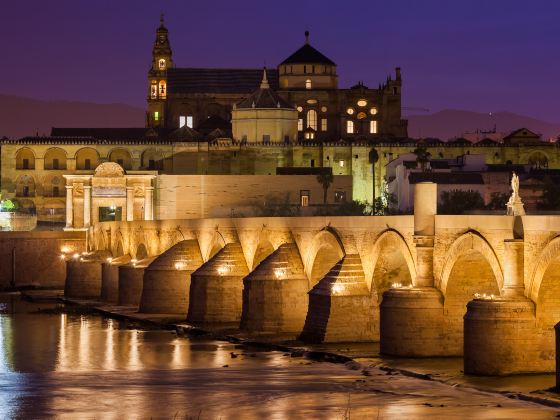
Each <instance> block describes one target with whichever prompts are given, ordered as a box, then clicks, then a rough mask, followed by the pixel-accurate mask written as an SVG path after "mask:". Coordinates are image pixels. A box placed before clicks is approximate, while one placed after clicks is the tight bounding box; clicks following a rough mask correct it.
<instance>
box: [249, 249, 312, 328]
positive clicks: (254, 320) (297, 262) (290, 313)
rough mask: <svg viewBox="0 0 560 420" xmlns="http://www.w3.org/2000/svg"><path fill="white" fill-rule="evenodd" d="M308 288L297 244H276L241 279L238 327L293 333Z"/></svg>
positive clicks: (301, 319)
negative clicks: (250, 271)
mask: <svg viewBox="0 0 560 420" xmlns="http://www.w3.org/2000/svg"><path fill="white" fill-rule="evenodd" d="M308 290H309V281H308V280H307V277H306V276H305V272H304V270H303V262H302V261H301V257H300V255H299V250H298V248H297V245H296V244H294V243H287V244H283V245H280V246H279V247H278V249H277V250H276V251H274V252H273V253H272V254H271V255H269V256H268V257H267V258H266V259H265V260H264V261H262V262H261V263H260V264H259V265H258V266H257V268H256V269H255V270H254V271H253V272H252V273H250V274H249V275H248V276H247V277H245V278H244V279H243V311H242V314H241V329H244V330H247V331H251V332H254V333H292V334H294V336H295V335H296V334H298V333H300V332H301V330H302V328H303V324H304V322H305V315H306V313H307V306H308V300H309V298H308V295H307V292H308Z"/></svg>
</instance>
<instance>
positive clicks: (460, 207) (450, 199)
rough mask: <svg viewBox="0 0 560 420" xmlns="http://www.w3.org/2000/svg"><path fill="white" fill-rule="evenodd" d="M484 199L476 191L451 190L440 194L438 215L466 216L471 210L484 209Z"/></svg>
mask: <svg viewBox="0 0 560 420" xmlns="http://www.w3.org/2000/svg"><path fill="white" fill-rule="evenodd" d="M484 208H485V206H484V199H483V198H482V196H481V195H480V193H479V192H478V191H473V190H467V191H463V190H451V191H444V192H443V193H442V194H441V201H440V203H439V206H438V213H440V214H466V213H468V212H470V211H473V210H482V209H484Z"/></svg>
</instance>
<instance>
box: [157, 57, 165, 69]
mask: <svg viewBox="0 0 560 420" xmlns="http://www.w3.org/2000/svg"><path fill="white" fill-rule="evenodd" d="M158 66H159V69H160V70H165V60H164V59H163V58H160V60H159V62H158Z"/></svg>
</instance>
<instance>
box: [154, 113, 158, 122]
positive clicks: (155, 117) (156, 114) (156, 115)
mask: <svg viewBox="0 0 560 420" xmlns="http://www.w3.org/2000/svg"><path fill="white" fill-rule="evenodd" d="M154 120H155V121H159V111H156V112H154Z"/></svg>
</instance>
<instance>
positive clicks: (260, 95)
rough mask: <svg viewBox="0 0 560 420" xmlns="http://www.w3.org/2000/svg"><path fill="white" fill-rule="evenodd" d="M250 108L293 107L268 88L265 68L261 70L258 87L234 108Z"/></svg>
mask: <svg viewBox="0 0 560 420" xmlns="http://www.w3.org/2000/svg"><path fill="white" fill-rule="evenodd" d="M250 108H259V109H263V108H290V109H293V108H294V107H293V106H292V105H290V104H289V103H288V102H287V101H285V100H284V99H283V98H281V97H280V96H279V95H278V94H277V93H276V92H275V91H274V90H272V89H271V88H270V85H269V84H268V79H267V77H266V68H265V69H264V70H263V79H262V82H261V86H260V87H259V89H257V90H256V91H254V92H253V93H251V95H249V97H247V98H246V99H244V100H243V101H241V102H240V103H238V104H237V105H236V109H250Z"/></svg>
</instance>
